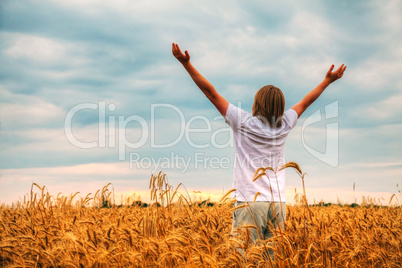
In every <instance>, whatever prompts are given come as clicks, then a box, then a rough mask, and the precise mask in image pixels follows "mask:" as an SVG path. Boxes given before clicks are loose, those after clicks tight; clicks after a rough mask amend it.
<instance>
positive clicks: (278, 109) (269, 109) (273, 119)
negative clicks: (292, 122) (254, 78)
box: [253, 85, 285, 128]
mask: <svg viewBox="0 0 402 268" xmlns="http://www.w3.org/2000/svg"><path fill="white" fill-rule="evenodd" d="M284 112H285V96H284V95H283V93H282V91H281V90H280V89H279V88H277V87H275V86H273V85H267V86H263V87H262V88H260V89H259V90H258V91H257V93H256V94H255V97H254V104H253V116H257V117H258V118H260V119H261V120H262V121H263V122H264V123H267V121H268V124H269V126H270V127H272V128H279V127H281V126H282V118H283V113H284Z"/></svg>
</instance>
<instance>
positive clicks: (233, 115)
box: [225, 103, 250, 130]
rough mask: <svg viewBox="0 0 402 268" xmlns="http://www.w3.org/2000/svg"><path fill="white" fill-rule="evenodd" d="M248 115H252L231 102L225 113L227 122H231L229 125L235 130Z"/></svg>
mask: <svg viewBox="0 0 402 268" xmlns="http://www.w3.org/2000/svg"><path fill="white" fill-rule="evenodd" d="M248 117H250V113H248V112H246V111H243V110H242V109H240V108H238V107H236V106H234V105H233V104H231V103H229V106H228V109H227V111H226V115H225V122H226V123H227V124H229V126H230V127H231V128H232V129H233V130H236V129H238V128H239V127H240V126H241V125H242V124H243V123H244V122H245V121H246V120H247V118H248Z"/></svg>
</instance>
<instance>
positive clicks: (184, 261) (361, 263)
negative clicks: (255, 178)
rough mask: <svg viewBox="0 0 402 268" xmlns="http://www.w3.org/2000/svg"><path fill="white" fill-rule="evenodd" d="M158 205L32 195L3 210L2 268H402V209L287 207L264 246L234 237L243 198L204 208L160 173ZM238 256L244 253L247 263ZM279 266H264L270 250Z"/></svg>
mask: <svg viewBox="0 0 402 268" xmlns="http://www.w3.org/2000/svg"><path fill="white" fill-rule="evenodd" d="M149 186H150V191H151V196H152V200H153V201H154V202H153V205H149V206H147V207H145V205H144V204H143V203H141V202H139V201H136V200H135V198H127V199H126V200H125V201H124V204H123V205H120V206H115V205H114V202H113V193H112V191H111V190H109V189H110V185H107V186H105V187H104V188H103V189H101V190H99V191H97V192H96V193H95V194H94V195H92V194H88V195H87V196H86V197H85V198H77V195H70V196H61V195H57V196H52V195H50V194H49V193H48V192H47V190H46V187H44V186H43V187H42V186H39V185H37V184H33V185H32V190H31V193H30V194H28V195H27V196H26V197H25V199H24V201H22V202H20V203H19V204H17V205H16V206H14V207H9V206H5V205H2V206H1V212H0V267H401V266H402V243H401V237H402V213H401V207H400V206H388V207H381V206H374V205H372V204H371V205H369V204H367V205H366V206H357V207H350V206H337V205H332V206H328V207H324V206H307V205H306V203H305V202H304V201H305V200H306V199H305V196H304V197H302V198H300V196H299V197H298V198H299V203H298V204H296V205H293V206H287V221H286V224H285V230H281V232H280V234H279V235H278V236H276V237H274V238H273V239H272V240H271V241H263V242H262V243H261V244H260V245H258V246H256V245H250V244H249V243H247V241H248V239H247V234H248V233H249V230H248V229H249V228H251V227H250V226H248V227H247V228H244V229H243V230H242V231H241V232H240V233H239V236H240V239H234V238H233V237H231V234H230V233H231V224H232V213H233V209H234V208H233V200H231V199H230V198H229V197H228V196H229V195H228V194H226V195H225V196H223V198H222V200H221V202H219V203H213V204H212V203H209V202H202V203H200V202H195V201H194V200H192V199H191V198H190V196H189V195H187V194H186V193H180V191H179V188H180V185H179V186H177V187H175V188H174V187H173V186H171V185H169V184H168V182H167V180H166V176H165V175H163V174H162V173H159V174H158V175H157V176H152V177H151V180H150V185H149ZM238 248H241V249H243V252H244V253H243V255H242V254H240V253H239V251H238V250H237V249H238ZM270 248H272V249H273V250H274V254H275V258H274V260H271V259H270V258H264V256H266V252H267V250H268V249H270Z"/></svg>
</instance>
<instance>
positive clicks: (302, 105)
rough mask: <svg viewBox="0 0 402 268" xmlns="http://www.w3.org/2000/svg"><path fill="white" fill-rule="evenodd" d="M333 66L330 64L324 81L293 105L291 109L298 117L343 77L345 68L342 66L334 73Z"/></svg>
mask: <svg viewBox="0 0 402 268" xmlns="http://www.w3.org/2000/svg"><path fill="white" fill-rule="evenodd" d="M334 67H335V66H334V65H333V64H332V66H331V68H329V70H328V72H327V74H326V75H325V78H324V80H323V81H322V82H321V83H320V84H319V85H318V86H317V87H316V88H314V89H313V90H311V91H310V92H309V93H308V94H307V95H306V96H305V97H304V98H303V99H302V100H301V101H300V102H298V103H296V104H295V105H293V107H292V108H291V109H293V110H295V111H296V113H297V115H298V117H300V116H301V115H302V113H303V112H304V111H305V110H306V109H307V108H308V107H309V106H310V105H311V104H312V103H313V102H314V101H315V100H316V99H317V98H318V97H319V96H320V95H321V93H322V92H323V91H324V90H325V89H326V88H327V87H328V86H329V85H330V84H331V83H333V82H335V81H336V80H338V79H339V78H341V77H342V76H343V73H344V72H345V70H346V66H344V65H343V64H342V65H341V66H340V67H339V68H338V69H337V70H336V71H335V72H332V70H333V69H334Z"/></svg>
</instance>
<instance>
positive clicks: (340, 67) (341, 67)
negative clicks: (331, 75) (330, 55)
mask: <svg viewBox="0 0 402 268" xmlns="http://www.w3.org/2000/svg"><path fill="white" fill-rule="evenodd" d="M343 65H344V64H342V65H341V66H339V68H338V69H337V70H336V71H335V73H339V72H340V71H341V70H342V69H343Z"/></svg>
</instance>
